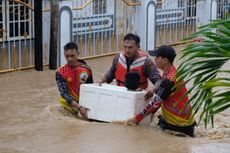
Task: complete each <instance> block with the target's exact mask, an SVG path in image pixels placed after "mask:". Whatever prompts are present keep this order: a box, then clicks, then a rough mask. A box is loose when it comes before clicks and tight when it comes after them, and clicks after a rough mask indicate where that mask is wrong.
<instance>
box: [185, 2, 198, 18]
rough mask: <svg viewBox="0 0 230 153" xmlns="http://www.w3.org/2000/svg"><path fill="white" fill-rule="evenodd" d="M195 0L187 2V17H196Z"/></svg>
mask: <svg viewBox="0 0 230 153" xmlns="http://www.w3.org/2000/svg"><path fill="white" fill-rule="evenodd" d="M196 7H197V0H187V17H188V18H192V17H196Z"/></svg>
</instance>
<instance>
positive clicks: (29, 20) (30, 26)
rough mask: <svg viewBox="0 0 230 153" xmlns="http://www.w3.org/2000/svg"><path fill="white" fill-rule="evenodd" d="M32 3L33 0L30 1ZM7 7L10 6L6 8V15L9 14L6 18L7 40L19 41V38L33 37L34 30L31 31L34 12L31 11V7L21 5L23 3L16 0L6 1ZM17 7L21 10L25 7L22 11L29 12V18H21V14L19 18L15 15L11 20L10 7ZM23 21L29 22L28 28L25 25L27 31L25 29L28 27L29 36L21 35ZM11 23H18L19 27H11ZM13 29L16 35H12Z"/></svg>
mask: <svg viewBox="0 0 230 153" xmlns="http://www.w3.org/2000/svg"><path fill="white" fill-rule="evenodd" d="M29 2H30V3H31V1H29ZM6 7H7V8H8V9H7V10H6V15H7V19H6V25H7V41H17V40H24V39H31V38H33V36H32V32H31V29H32V24H31V22H32V19H31V17H32V13H31V11H30V9H28V8H26V7H25V6H23V5H21V4H18V3H15V2H12V4H10V1H6ZM12 7H14V8H16V9H17V10H20V11H21V7H23V8H24V10H22V11H25V12H26V13H27V14H28V18H26V19H22V20H21V19H20V15H18V18H17V20H16V19H15V16H14V15H13V16H14V17H13V20H10V11H11V10H10V8H12ZM22 23H24V24H25V23H27V24H28V28H25V25H24V31H26V30H25V29H28V31H27V37H26V38H25V37H24V35H21V24H22ZM11 24H18V27H17V29H16V27H14V28H15V29H11V28H10V26H11ZM12 30H13V33H14V36H11V32H12ZM16 31H17V33H18V36H16V35H17V34H16Z"/></svg>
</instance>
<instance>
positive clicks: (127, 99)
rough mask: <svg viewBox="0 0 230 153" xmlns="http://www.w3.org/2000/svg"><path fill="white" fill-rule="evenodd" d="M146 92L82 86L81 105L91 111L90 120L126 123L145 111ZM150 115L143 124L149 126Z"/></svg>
mask: <svg viewBox="0 0 230 153" xmlns="http://www.w3.org/2000/svg"><path fill="white" fill-rule="evenodd" d="M145 93H146V92H145V91H129V90H128V89H127V88H125V87H119V86H115V85H109V84H102V85H101V86H99V85H98V84H82V85H81V86H80V99H79V104H80V105H82V106H84V107H87V108H89V109H90V111H89V112H88V118H90V119H94V120H99V121H106V122H112V121H124V120H126V119H129V118H132V117H134V116H135V114H136V113H138V112H140V111H142V110H143V108H144V107H145V105H146V104H147V102H145V101H144V95H145ZM149 123H150V115H149V116H147V117H146V118H145V119H144V120H143V121H142V122H141V124H149Z"/></svg>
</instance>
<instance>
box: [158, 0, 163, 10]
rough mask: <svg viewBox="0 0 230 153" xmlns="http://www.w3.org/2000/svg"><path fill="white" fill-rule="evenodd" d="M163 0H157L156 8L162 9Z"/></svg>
mask: <svg viewBox="0 0 230 153" xmlns="http://www.w3.org/2000/svg"><path fill="white" fill-rule="evenodd" d="M162 5H163V0H157V9H162Z"/></svg>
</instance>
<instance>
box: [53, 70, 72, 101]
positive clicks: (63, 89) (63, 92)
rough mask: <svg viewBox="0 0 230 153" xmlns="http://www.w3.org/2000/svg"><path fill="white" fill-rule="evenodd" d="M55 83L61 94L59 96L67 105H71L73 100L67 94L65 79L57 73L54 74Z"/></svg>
mask: <svg viewBox="0 0 230 153" xmlns="http://www.w3.org/2000/svg"><path fill="white" fill-rule="evenodd" d="M56 83H57V86H58V90H59V92H60V94H61V96H62V97H63V98H64V99H65V100H66V101H67V102H68V103H69V104H71V103H72V101H73V98H72V97H71V96H70V94H69V93H68V86H67V83H66V81H65V79H64V78H63V77H62V76H61V74H60V73H59V72H56Z"/></svg>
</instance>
